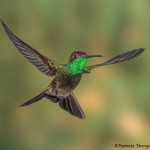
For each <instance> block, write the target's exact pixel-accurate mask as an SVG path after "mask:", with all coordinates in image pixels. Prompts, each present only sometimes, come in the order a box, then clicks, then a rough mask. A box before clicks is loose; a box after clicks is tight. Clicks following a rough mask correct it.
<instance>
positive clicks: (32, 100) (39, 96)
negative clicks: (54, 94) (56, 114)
mask: <svg viewBox="0 0 150 150" xmlns="http://www.w3.org/2000/svg"><path fill="white" fill-rule="evenodd" d="M43 97H45V91H43V92H41V93H40V94H38V95H36V96H35V97H33V98H31V99H30V100H28V101H26V102H24V103H22V104H20V105H19V106H27V105H30V104H32V103H35V102H37V101H39V100H41V99H42V98H43Z"/></svg>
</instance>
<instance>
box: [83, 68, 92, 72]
mask: <svg viewBox="0 0 150 150" xmlns="http://www.w3.org/2000/svg"><path fill="white" fill-rule="evenodd" d="M83 73H91V71H90V70H89V69H86V68H84V70H83Z"/></svg>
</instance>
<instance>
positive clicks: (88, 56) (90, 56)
mask: <svg viewBox="0 0 150 150" xmlns="http://www.w3.org/2000/svg"><path fill="white" fill-rule="evenodd" d="M93 57H104V56H103V55H87V57H86V58H93Z"/></svg>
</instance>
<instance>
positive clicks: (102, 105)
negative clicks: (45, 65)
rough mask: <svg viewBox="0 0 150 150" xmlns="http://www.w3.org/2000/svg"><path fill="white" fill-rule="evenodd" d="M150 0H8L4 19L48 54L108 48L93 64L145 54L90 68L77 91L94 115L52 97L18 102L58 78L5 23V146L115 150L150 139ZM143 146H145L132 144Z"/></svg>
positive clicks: (1, 112)
mask: <svg viewBox="0 0 150 150" xmlns="http://www.w3.org/2000/svg"><path fill="white" fill-rule="evenodd" d="M149 8H150V1H148V0H132V1H131V0H126V1H120V0H113V1H111V0H93V1H92V0H63V1H61V0H26V1H21V0H12V1H9V0H5V1H4V0H1V1H0V18H1V19H3V21H4V22H5V23H6V24H7V25H8V27H10V29H11V30H12V31H13V32H14V33H15V34H16V35H18V36H19V37H20V38H21V39H23V40H24V41H25V42H27V43H28V44H29V45H32V46H33V47H34V48H36V49H38V50H39V51H40V52H41V53H43V54H44V55H46V56H48V57H50V58H53V59H55V60H56V61H58V62H61V63H66V62H67V61H68V58H69V56H70V54H71V53H72V52H73V51H75V50H82V51H84V52H86V53H88V54H102V55H104V56H105V57H104V58H101V59H98V58H97V59H91V60H89V61H88V64H95V63H100V62H103V61H105V60H107V59H109V58H111V57H113V56H115V55H118V54H120V53H122V52H126V51H128V50H132V49H135V48H140V47H144V48H146V51H145V52H144V53H143V54H142V55H141V56H139V57H138V58H136V59H134V60H131V61H128V62H125V63H121V64H117V65H112V66H108V67H104V68H99V69H97V70H94V71H93V72H92V73H91V74H88V75H84V77H83V79H82V81H81V83H80V85H79V86H78V87H77V88H76V89H75V91H74V93H75V95H76V97H77V99H78V101H79V103H80V105H81V107H82V108H83V110H84V112H85V115H86V119H85V120H79V119H77V118H76V117H73V116H71V115H69V114H68V113H66V112H65V111H63V110H61V109H60V108H59V106H58V105H57V104H54V103H52V102H50V101H48V100H46V99H43V100H42V101H40V102H38V103H36V104H34V105H31V106H29V107H24V108H19V107H18V105H19V104H20V103H21V102H23V101H25V100H28V99H30V98H31V97H33V96H35V95H36V94H38V93H39V92H41V91H42V90H43V89H44V88H46V87H47V85H48V84H49V83H50V82H51V80H52V78H48V77H47V76H45V75H43V74H42V73H40V72H39V71H38V70H37V69H36V68H35V67H33V66H32V65H31V64H30V63H29V62H28V61H27V60H25V59H24V57H23V56H21V55H20V54H19V52H18V51H17V50H16V48H15V47H14V45H13V44H12V43H11V42H10V40H9V39H8V37H7V36H6V34H5V32H4V30H3V28H2V26H0V77H1V78H0V149H1V150H46V149H53V150H77V149H78V150H100V149H101V150H113V149H118V150H119V149H122V148H115V147H114V144H119V143H121V144H137V143H139V144H150V69H149V65H150V53H149V49H150V40H149V39H150V9H149ZM132 149H137V148H132Z"/></svg>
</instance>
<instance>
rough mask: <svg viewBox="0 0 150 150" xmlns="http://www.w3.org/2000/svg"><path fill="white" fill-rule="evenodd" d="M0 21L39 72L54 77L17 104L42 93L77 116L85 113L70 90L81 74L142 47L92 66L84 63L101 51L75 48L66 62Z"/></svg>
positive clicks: (120, 59) (131, 55) (123, 58)
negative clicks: (35, 47)
mask: <svg viewBox="0 0 150 150" xmlns="http://www.w3.org/2000/svg"><path fill="white" fill-rule="evenodd" d="M1 22H2V25H3V27H4V29H5V32H6V33H7V35H8V37H9V38H10V40H11V41H12V42H13V44H14V45H15V47H16V48H17V49H18V50H19V52H20V53H21V54H22V55H23V56H24V57H25V58H27V59H28V61H30V62H31V63H32V64H33V65H34V66H35V67H36V68H37V69H39V70H40V71H41V72H43V73H44V74H46V75H47V76H51V77H54V79H53V80H52V82H51V83H50V84H49V86H48V87H47V88H46V89H45V90H43V91H42V92H41V93H40V94H38V95H36V96H35V97H33V98H31V99H30V100H28V101H26V102H24V103H23V104H21V105H20V106H27V105H30V104H32V103H35V102H37V101H39V100H41V99H42V98H44V97H45V98H47V99H49V100H51V101H52V102H54V103H59V106H60V107H61V108H62V109H64V110H66V111H67V112H69V113H70V114H71V115H74V116H76V117H78V118H80V119H84V118H85V115H84V112H83V111H82V109H81V107H80V105H79V103H78V102H77V99H76V97H75V96H74V94H73V90H74V89H75V88H76V86H77V85H78V84H79V82H80V79H81V77H82V75H83V74H87V73H90V72H91V70H92V69H95V68H98V67H102V66H106V65H112V64H116V63H120V62H124V61H127V60H130V59H132V58H135V57H137V56H138V55H140V54H141V53H142V52H143V51H144V48H139V49H135V50H132V51H128V52H126V53H123V54H121V55H118V56H116V57H114V58H112V59H110V60H108V61H106V62H104V63H101V64H96V65H92V66H85V65H86V62H87V60H88V59H89V58H93V57H102V55H87V54H86V53H85V52H82V51H75V52H73V53H72V54H71V56H70V58H69V61H68V63H67V64H60V63H57V62H56V61H54V60H53V59H50V58H47V57H46V56H44V55H42V54H40V53H39V52H38V51H37V50H36V49H34V48H32V47H31V46H29V45H28V44H26V43H25V42H23V41H22V40H21V39H19V38H18V37H17V36H16V35H15V34H14V33H12V32H11V31H10V29H9V28H8V27H7V26H6V25H5V24H4V22H3V21H1Z"/></svg>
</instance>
